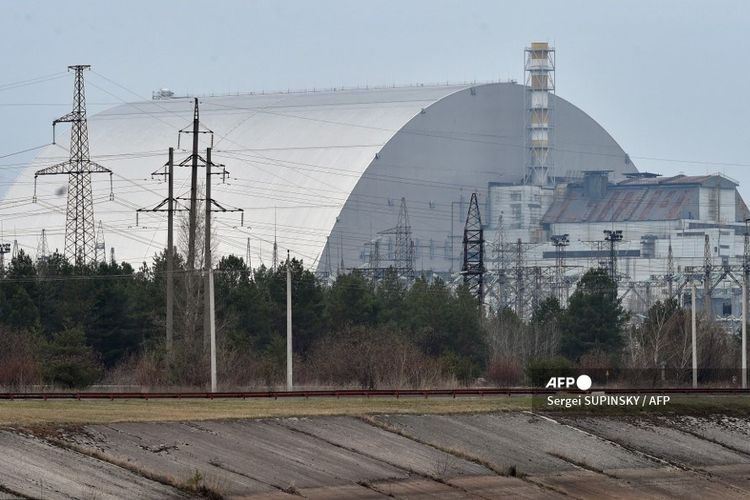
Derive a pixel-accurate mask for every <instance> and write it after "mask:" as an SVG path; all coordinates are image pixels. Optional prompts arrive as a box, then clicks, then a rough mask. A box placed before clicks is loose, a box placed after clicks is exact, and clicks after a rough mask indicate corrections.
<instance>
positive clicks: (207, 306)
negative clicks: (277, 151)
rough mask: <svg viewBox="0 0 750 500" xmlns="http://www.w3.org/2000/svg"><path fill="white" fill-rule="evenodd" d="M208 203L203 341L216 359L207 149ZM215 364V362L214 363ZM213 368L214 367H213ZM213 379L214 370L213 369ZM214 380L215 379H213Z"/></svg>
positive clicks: (209, 175)
mask: <svg viewBox="0 0 750 500" xmlns="http://www.w3.org/2000/svg"><path fill="white" fill-rule="evenodd" d="M205 194H206V201H205V205H206V206H205V209H206V214H205V217H204V221H203V225H204V229H205V235H204V237H203V242H204V243H205V249H204V250H203V268H204V270H205V272H206V284H205V291H206V292H205V293H204V295H203V299H204V309H203V331H204V332H205V333H204V335H203V340H204V342H205V343H206V344H210V346H211V359H212V360H213V358H214V348H213V344H214V340H213V337H212V335H211V333H212V331H213V327H214V325H213V324H212V322H213V319H212V318H211V302H212V301H213V290H211V289H210V283H209V281H210V279H211V278H210V275H211V270H212V269H213V266H212V265H211V257H212V256H211V148H208V149H206V193H205ZM212 363H213V361H212ZM212 366H213V365H212ZM211 374H212V377H213V368H212V369H211ZM212 380H213V379H212Z"/></svg>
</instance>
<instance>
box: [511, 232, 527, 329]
mask: <svg viewBox="0 0 750 500" xmlns="http://www.w3.org/2000/svg"><path fill="white" fill-rule="evenodd" d="M515 254H516V258H515V262H514V264H515V265H514V269H513V274H514V278H515V293H516V315H517V316H518V317H519V318H523V317H524V312H525V311H524V305H525V302H526V284H525V283H524V280H525V276H524V258H523V243H522V242H521V238H518V241H517V242H516V252H515Z"/></svg>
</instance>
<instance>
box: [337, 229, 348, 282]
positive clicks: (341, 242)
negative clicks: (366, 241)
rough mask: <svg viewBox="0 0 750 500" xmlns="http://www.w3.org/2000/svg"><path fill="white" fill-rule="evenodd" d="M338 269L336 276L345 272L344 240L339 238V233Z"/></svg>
mask: <svg viewBox="0 0 750 500" xmlns="http://www.w3.org/2000/svg"><path fill="white" fill-rule="evenodd" d="M339 259H340V262H339V267H338V270H337V272H336V275H340V274H343V273H345V272H346V267H345V265H344V239H343V238H342V237H341V233H340V232H339Z"/></svg>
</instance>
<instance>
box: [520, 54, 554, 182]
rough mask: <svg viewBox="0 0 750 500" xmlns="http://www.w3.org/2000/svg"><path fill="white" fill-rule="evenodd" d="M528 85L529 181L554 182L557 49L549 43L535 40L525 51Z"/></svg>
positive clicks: (527, 168)
mask: <svg viewBox="0 0 750 500" xmlns="http://www.w3.org/2000/svg"><path fill="white" fill-rule="evenodd" d="M524 80H525V85H526V92H525V98H526V103H525V104H526V106H525V107H526V120H525V122H526V159H525V162H526V172H525V176H524V180H525V183H526V184H531V185H534V186H550V185H552V183H553V179H554V172H553V161H552V154H551V150H552V132H553V127H552V118H553V109H552V94H554V93H555V49H554V47H552V46H550V45H549V44H548V43H547V42H532V44H531V46H530V47H527V48H526V49H525V50H524Z"/></svg>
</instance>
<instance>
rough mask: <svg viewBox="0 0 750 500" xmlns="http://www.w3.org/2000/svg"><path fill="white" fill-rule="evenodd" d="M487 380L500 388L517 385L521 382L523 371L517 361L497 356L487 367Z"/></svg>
mask: <svg viewBox="0 0 750 500" xmlns="http://www.w3.org/2000/svg"><path fill="white" fill-rule="evenodd" d="M487 379H488V380H490V381H492V382H494V383H495V384H497V385H501V386H513V385H518V384H520V383H521V382H522V381H523V369H522V368H521V363H520V362H519V361H518V360H517V359H513V358H510V357H507V356H498V357H496V358H495V359H493V360H492V361H491V362H490V364H489V366H488V367H487Z"/></svg>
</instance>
